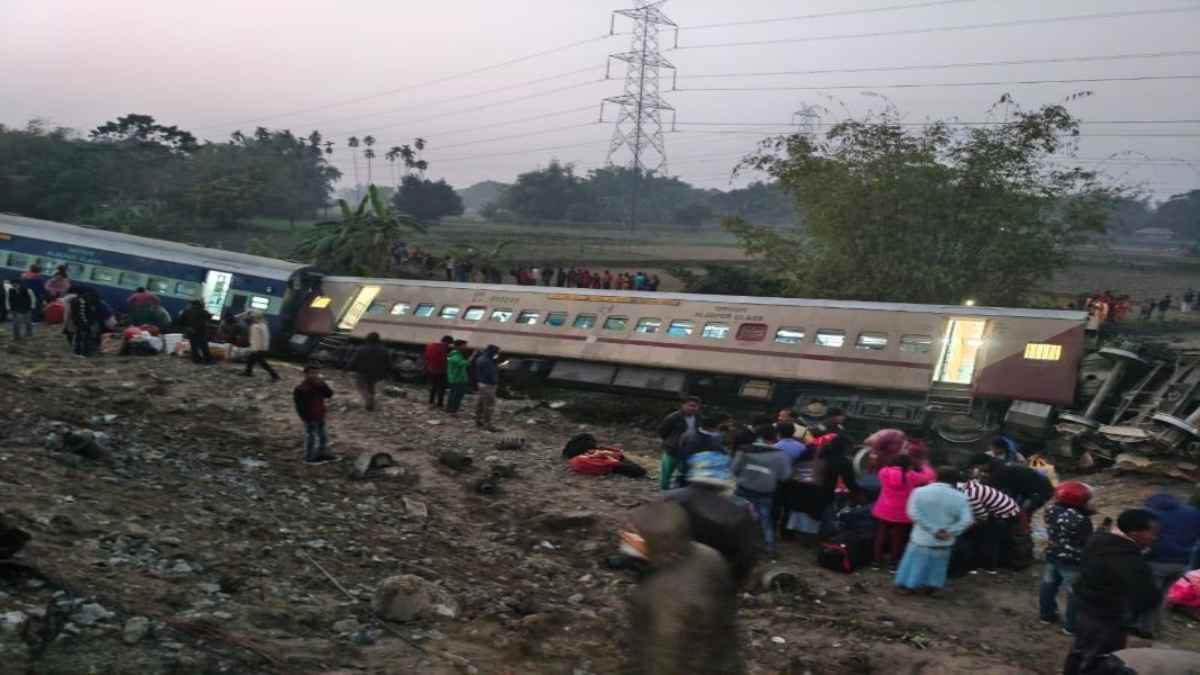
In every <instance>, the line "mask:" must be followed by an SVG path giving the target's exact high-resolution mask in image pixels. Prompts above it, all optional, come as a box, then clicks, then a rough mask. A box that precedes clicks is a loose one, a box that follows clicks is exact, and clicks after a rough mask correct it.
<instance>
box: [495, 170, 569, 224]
mask: <svg viewBox="0 0 1200 675" xmlns="http://www.w3.org/2000/svg"><path fill="white" fill-rule="evenodd" d="M586 195H587V193H586V191H585V188H584V187H583V182H582V181H581V180H580V178H579V176H576V175H575V169H574V167H573V166H571V165H570V164H561V163H559V162H558V160H553V161H551V162H550V166H547V167H546V168H545V169H541V170H538V171H530V172H527V173H523V174H521V175H519V176H517V182H516V183H514V184H513V185H512V186H511V187H509V188H508V190H506V191H505V193H504V203H502V204H500V205H499V206H500V207H501V208H505V209H508V210H510V211H512V212H513V213H516V214H517V215H519V216H521V217H523V218H529V219H533V220H542V221H547V220H563V219H564V218H565V217H566V215H567V209H568V208H569V207H570V206H571V205H572V204H577V203H580V202H582V201H584V199H585V198H586Z"/></svg>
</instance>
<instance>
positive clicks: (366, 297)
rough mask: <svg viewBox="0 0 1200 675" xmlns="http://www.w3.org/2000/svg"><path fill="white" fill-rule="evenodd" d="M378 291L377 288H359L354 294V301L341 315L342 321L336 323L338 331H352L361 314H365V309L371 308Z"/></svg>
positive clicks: (378, 288)
mask: <svg viewBox="0 0 1200 675" xmlns="http://www.w3.org/2000/svg"><path fill="white" fill-rule="evenodd" d="M380 290H381V289H380V287H379V286H359V287H358V290H357V291H355V293H354V296H353V298H354V299H353V300H351V301H350V304H349V306H347V307H346V311H345V312H344V313H342V320H341V321H339V322H338V330H344V331H351V330H354V327H355V326H357V325H358V322H359V320H360V319H362V317H363V314H366V313H367V308H368V307H370V306H371V303H372V302H375V298H376V297H377V296H378V295H379V291H380Z"/></svg>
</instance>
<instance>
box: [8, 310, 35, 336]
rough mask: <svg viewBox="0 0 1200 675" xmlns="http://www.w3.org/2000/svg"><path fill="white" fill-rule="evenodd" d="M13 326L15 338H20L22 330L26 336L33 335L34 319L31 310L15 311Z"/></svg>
mask: <svg viewBox="0 0 1200 675" xmlns="http://www.w3.org/2000/svg"><path fill="white" fill-rule="evenodd" d="M12 327H13V339H14V340H20V339H21V333H22V332H24V333H25V337H33V319H32V316H31V315H30V313H29V312H13V313H12ZM22 329H24V330H23V331H22Z"/></svg>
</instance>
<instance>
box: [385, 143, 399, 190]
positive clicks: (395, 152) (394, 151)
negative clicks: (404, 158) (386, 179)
mask: <svg viewBox="0 0 1200 675" xmlns="http://www.w3.org/2000/svg"><path fill="white" fill-rule="evenodd" d="M384 157H385V158H387V161H388V162H390V163H391V165H392V185H395V186H396V189H397V190H399V189H400V179H399V178H397V177H396V160H397V159H399V157H400V146H398V145H393V146H392V147H391V148H388V151H387V154H386V155H384Z"/></svg>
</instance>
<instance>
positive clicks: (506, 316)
mask: <svg viewBox="0 0 1200 675" xmlns="http://www.w3.org/2000/svg"><path fill="white" fill-rule="evenodd" d="M512 318H513V311H512V310H511V309H508V308H506V307H502V308H500V309H493V310H492V321H498V322H500V323H508V322H509V321H512Z"/></svg>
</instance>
